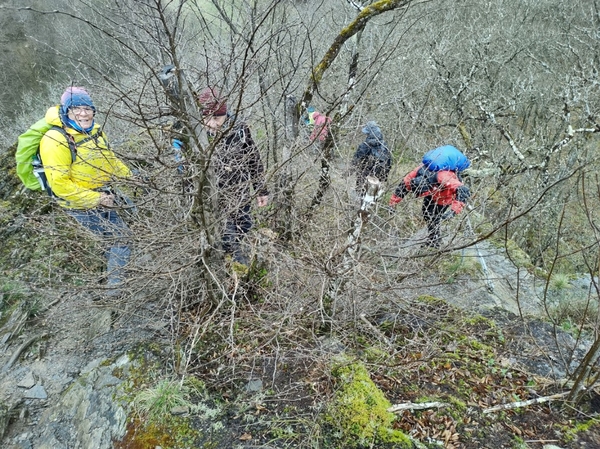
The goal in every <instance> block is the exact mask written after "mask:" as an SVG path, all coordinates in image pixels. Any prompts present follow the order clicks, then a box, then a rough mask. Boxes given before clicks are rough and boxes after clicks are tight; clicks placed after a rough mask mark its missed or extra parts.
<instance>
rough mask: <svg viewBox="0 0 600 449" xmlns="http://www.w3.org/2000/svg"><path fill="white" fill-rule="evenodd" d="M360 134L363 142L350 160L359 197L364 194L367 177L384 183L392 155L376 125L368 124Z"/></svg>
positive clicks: (373, 123)
mask: <svg viewBox="0 0 600 449" xmlns="http://www.w3.org/2000/svg"><path fill="white" fill-rule="evenodd" d="M362 132H363V134H365V135H366V137H365V141H364V142H362V143H361V144H360V145H359V146H358V149H357V150H356V152H355V153H354V158H353V159H352V167H353V168H354V170H355V171H356V191H357V192H358V193H359V194H360V195H361V196H362V195H363V194H364V193H365V188H366V187H365V183H366V179H367V176H373V177H376V178H377V179H379V181H381V182H385V181H387V178H388V174H389V173H390V169H391V168H392V155H391V153H390V150H389V149H388V147H387V146H386V144H385V141H384V140H383V134H382V133H381V129H380V128H379V126H378V125H377V123H375V122H373V121H371V122H368V123H367V124H366V125H365V126H364V128H363V129H362Z"/></svg>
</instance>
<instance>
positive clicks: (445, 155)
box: [423, 145, 471, 173]
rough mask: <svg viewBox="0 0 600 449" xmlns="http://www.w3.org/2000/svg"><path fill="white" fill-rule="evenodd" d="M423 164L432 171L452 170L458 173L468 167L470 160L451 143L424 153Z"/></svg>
mask: <svg viewBox="0 0 600 449" xmlns="http://www.w3.org/2000/svg"><path fill="white" fill-rule="evenodd" d="M423 165H424V166H425V167H426V168H427V170H429V171H433V172H438V171H441V170H452V171H455V172H457V173H458V172H461V171H463V170H466V169H467V168H469V166H470V165H471V161H469V159H468V158H467V156H465V155H464V154H462V153H461V152H460V150H458V149H457V148H455V147H453V146H452V145H444V146H441V147H438V148H436V149H435V150H431V151H428V152H427V153H425V155H424V156H423Z"/></svg>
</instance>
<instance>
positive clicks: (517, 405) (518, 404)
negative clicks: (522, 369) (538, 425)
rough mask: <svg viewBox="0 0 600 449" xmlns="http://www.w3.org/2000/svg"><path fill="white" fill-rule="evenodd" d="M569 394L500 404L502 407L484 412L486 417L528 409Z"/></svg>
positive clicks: (497, 406)
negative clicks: (518, 409)
mask: <svg viewBox="0 0 600 449" xmlns="http://www.w3.org/2000/svg"><path fill="white" fill-rule="evenodd" d="M568 394H569V392H568V391H565V392H563V393H557V394H552V395H550V396H543V397H540V398H535V399H529V400H528V401H517V402H510V403H508V404H500V405H496V406H494V407H491V408H486V409H485V410H484V411H483V414H484V415H485V414H487V413H493V412H497V411H500V410H510V409H513V408H520V407H526V406H528V405H534V404H542V403H544V402H550V401H554V400H556V399H562V398H564V397H565V396H566V395H568Z"/></svg>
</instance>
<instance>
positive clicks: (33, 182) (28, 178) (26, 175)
mask: <svg viewBox="0 0 600 449" xmlns="http://www.w3.org/2000/svg"><path fill="white" fill-rule="evenodd" d="M50 130H56V131H58V132H60V133H61V134H62V135H63V136H65V139H66V140H67V143H68V144H69V150H70V151H71V163H73V162H75V158H76V157H77V146H76V144H75V141H74V140H73V137H72V136H71V135H70V134H69V133H68V132H67V131H66V130H65V129H64V128H62V127H60V126H55V125H51V124H49V123H48V122H46V120H45V119H41V120H39V121H37V122H36V123H34V124H33V125H31V126H30V127H29V129H28V130H27V131H25V132H24V133H23V134H21V135H20V136H19V138H18V144H17V151H16V153H15V159H16V161H17V176H18V177H19V178H20V179H21V181H22V182H23V184H24V185H25V187H27V188H28V189H30V190H45V191H46V192H47V193H48V195H50V196H53V193H52V190H51V189H50V186H49V185H48V180H47V179H46V174H45V172H44V166H43V164H42V160H41V158H40V154H39V149H40V141H41V140H42V137H44V134H46V133H47V132H48V131H50ZM96 134H97V133H95V134H94V135H93V136H90V137H87V138H85V139H84V140H82V141H80V142H78V144H82V143H84V142H87V141H89V140H91V139H93V138H95V136H96Z"/></svg>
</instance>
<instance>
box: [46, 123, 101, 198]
mask: <svg viewBox="0 0 600 449" xmlns="http://www.w3.org/2000/svg"><path fill="white" fill-rule="evenodd" d="M50 130H55V131H58V132H59V133H61V134H62V135H63V136H64V137H65V139H66V140H67V144H68V145H69V150H70V151H71V164H72V163H73V162H75V159H77V145H81V144H84V143H86V142H89V141H90V140H96V139H97V138H98V135H102V134H103V133H102V129H101V128H100V129H99V130H98V131H97V132H95V133H94V134H91V135H89V136H88V137H86V138H85V139H82V140H80V141H79V142H75V139H74V138H73V136H72V135H71V134H69V133H68V132H67V130H66V129H64V128H63V127H62V126H56V125H55V126H53V127H52V128H50V129H49V130H48V131H50ZM37 158H38V159H39V160H40V161H41V162H42V165H43V164H44V161H42V158H41V157H40V149H39V148H38V150H37ZM40 175H41V176H42V177H43V181H44V184H45V185H46V186H47V187H46V191H47V192H48V195H50V197H52V198H57V196H56V195H55V194H54V192H53V191H52V189H51V188H50V185H48V181H47V178H46V175H45V173H43V172H42V173H41V174H40Z"/></svg>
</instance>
